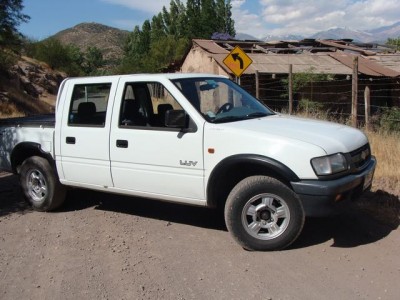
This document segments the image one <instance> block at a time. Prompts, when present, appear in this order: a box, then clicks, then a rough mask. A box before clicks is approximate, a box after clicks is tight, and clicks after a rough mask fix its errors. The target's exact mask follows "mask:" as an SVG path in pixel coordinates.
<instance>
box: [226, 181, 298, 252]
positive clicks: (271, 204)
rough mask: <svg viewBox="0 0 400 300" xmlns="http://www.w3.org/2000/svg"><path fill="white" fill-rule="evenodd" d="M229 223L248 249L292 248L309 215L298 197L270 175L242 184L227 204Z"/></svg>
mask: <svg viewBox="0 0 400 300" xmlns="http://www.w3.org/2000/svg"><path fill="white" fill-rule="evenodd" d="M224 213H225V222H226V226H227V228H228V230H229V232H230V233H231V234H232V236H233V238H234V239H235V240H236V241H237V242H238V243H239V244H240V245H241V246H242V247H243V248H245V249H247V250H257V251H268V250H280V249H283V248H286V247H288V246H289V245H290V244H291V243H293V242H294V241H295V240H296V238H297V237H298V236H299V234H300V232H301V230H302V229H303V225H304V220H305V214H304V209H303V206H302V204H301V201H300V199H299V198H298V196H297V195H296V194H295V193H294V192H293V191H292V190H291V189H290V188H289V187H287V186H286V185H285V184H283V183H282V182H280V181H278V180H276V179H275V178H271V177H267V176H252V177H248V178H245V179H243V180H242V181H240V182H239V183H238V184H237V185H236V186H235V187H234V188H233V190H232V191H231V193H230V194H229V196H228V199H227V201H226V204H225V212H224Z"/></svg>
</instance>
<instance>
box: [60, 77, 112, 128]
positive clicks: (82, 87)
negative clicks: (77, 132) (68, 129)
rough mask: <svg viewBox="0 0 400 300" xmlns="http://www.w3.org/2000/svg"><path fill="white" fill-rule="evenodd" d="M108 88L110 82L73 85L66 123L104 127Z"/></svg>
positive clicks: (108, 94)
mask: <svg viewBox="0 0 400 300" xmlns="http://www.w3.org/2000/svg"><path fill="white" fill-rule="evenodd" d="M110 90H111V83H101V84H77V85H75V86H74V90H73V92H72V98H71V104H70V108H69V115H68V116H69V117H68V125H69V126H94V127H104V126H105V122H106V114H107V105H108V99H109V96H110Z"/></svg>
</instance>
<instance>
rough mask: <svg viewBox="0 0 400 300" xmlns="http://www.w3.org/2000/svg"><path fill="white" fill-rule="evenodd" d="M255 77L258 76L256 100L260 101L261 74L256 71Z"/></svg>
mask: <svg viewBox="0 0 400 300" xmlns="http://www.w3.org/2000/svg"><path fill="white" fill-rule="evenodd" d="M255 76H256V98H257V99H260V74H259V73H258V70H256V73H255Z"/></svg>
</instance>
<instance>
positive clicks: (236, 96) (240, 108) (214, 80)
mask: <svg viewBox="0 0 400 300" xmlns="http://www.w3.org/2000/svg"><path fill="white" fill-rule="evenodd" d="M173 82H174V84H175V85H176V86H177V87H178V88H179V89H180V90H181V92H182V94H183V95H184V96H185V97H186V98H187V99H188V100H189V102H190V103H191V104H192V105H193V106H194V107H195V108H196V109H197V110H198V111H199V112H200V113H201V114H202V115H203V116H204V118H205V119H206V120H207V121H209V122H212V123H223V122H232V121H240V120H246V119H252V118H259V117H265V116H269V115H272V114H274V112H273V111H272V110H270V109H269V108H267V107H266V106H265V105H263V104H262V103H260V102H259V101H258V100H257V99H256V98H254V97H253V96H251V95H250V94H249V93H247V92H246V91H245V90H243V89H242V88H241V87H240V86H238V85H236V84H235V83H233V82H232V81H230V80H229V79H227V78H221V77H209V78H206V77H200V78H182V79H175V80H173Z"/></svg>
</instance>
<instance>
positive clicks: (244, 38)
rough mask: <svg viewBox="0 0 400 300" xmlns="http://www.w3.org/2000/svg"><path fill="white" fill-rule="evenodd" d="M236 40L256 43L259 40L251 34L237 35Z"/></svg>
mask: <svg viewBox="0 0 400 300" xmlns="http://www.w3.org/2000/svg"><path fill="white" fill-rule="evenodd" d="M235 39H236V40H240V41H258V40H259V39H258V38H256V37H255V36H252V35H251V34H247V33H241V32H239V33H237V34H236V36H235Z"/></svg>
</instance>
